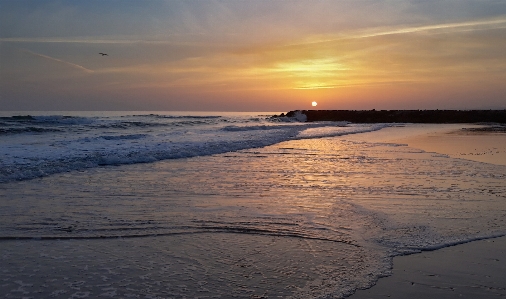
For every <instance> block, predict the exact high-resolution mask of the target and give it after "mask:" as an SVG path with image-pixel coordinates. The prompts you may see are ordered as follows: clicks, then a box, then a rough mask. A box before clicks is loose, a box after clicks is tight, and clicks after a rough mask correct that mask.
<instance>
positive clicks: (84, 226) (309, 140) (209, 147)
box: [0, 112, 506, 298]
mask: <svg viewBox="0 0 506 299" xmlns="http://www.w3.org/2000/svg"><path fill="white" fill-rule="evenodd" d="M274 114H278V113H220V112H215V113H210V112H2V113H1V114H0V261H1V264H2V267H0V268H1V269H0V293H2V294H5V296H6V297H5V298H29V297H32V298H49V297H52V298H97V297H112V298H344V297H346V296H348V295H350V294H352V293H353V292H354V291H355V290H357V289H361V288H366V287H369V286H371V285H372V284H374V282H375V281H376V280H377V279H378V278H380V277H383V276H386V275H389V274H390V271H391V267H392V258H393V257H394V256H396V255H403V254H411V253H416V252H420V251H423V250H434V249H438V248H442V247H445V246H451V245H455V244H460V243H464V242H468V241H472V240H477V239H484V238H491V237H497V236H503V235H504V234H505V232H506V218H505V217H504V216H505V215H506V204H505V202H506V185H505V184H504V181H505V179H506V166H504V165H496V164H490V163H482V162H477V161H472V160H467V159H457V158H452V157H450V156H448V155H444V154H441V153H436V152H426V151H424V150H421V149H417V148H412V147H409V146H407V145H406V144H402V143H388V142H378V141H374V140H375V139H374V138H370V139H368V138H364V139H362V140H360V139H356V138H352V137H356V136H359V135H360V134H369V135H368V136H379V135H380V134H384V132H390V131H388V130H391V131H392V132H393V131H395V130H397V129H399V130H403V131H416V130H420V128H421V127H423V126H424V125H415V124H353V123H348V122H338V123H336V122H315V123H305V122H303V121H301V120H303V119H302V118H301V116H300V115H299V116H298V117H296V118H284V119H272V118H270V116H271V115H274Z"/></svg>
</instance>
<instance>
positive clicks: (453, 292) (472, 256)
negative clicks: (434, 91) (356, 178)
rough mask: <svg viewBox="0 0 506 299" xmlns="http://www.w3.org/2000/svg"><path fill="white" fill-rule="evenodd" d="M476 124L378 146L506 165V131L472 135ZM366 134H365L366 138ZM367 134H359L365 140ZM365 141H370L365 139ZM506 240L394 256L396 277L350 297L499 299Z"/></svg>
mask: <svg viewBox="0 0 506 299" xmlns="http://www.w3.org/2000/svg"><path fill="white" fill-rule="evenodd" d="M477 127H480V126H476V125H461V124H459V125H445V126H442V127H440V126H434V125H427V126H425V129H422V130H420V131H419V132H418V133H417V134H416V135H406V134H404V135H403V130H402V129H401V130H396V131H397V133H396V135H391V134H388V133H389V132H388V131H390V130H395V129H396V128H388V129H385V132H383V134H382V135H378V136H377V137H376V138H377V139H376V140H374V141H376V142H392V143H401V144H407V145H408V146H410V147H414V148H418V149H422V150H424V151H427V152H435V153H439V154H446V155H448V156H450V157H454V158H461V159H468V160H473V161H479V162H485V163H493V164H498V165H506V133H497V132H486V131H467V130H462V128H477ZM363 135H365V134H363ZM364 137H365V138H367V136H358V135H357V137H356V138H358V139H359V140H360V139H361V138H364ZM364 140H365V139H364ZM505 257H506V237H504V236H503V237H500V238H494V239H487V240H480V241H474V242H470V243H466V244H461V245H456V246H452V247H447V248H443V249H439V250H435V251H428V252H422V253H419V254H413V255H408V256H399V257H396V258H394V262H393V275H392V276H389V277H385V278H381V279H380V280H379V281H378V282H377V284H376V285H375V286H373V287H371V288H370V289H366V290H359V291H357V292H356V293H355V294H354V295H352V296H350V297H349V298H350V299H369V298H394V299H395V298H498V297H504V296H506V276H505V273H506V258H505Z"/></svg>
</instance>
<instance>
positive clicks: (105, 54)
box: [98, 52, 109, 56]
mask: <svg viewBox="0 0 506 299" xmlns="http://www.w3.org/2000/svg"><path fill="white" fill-rule="evenodd" d="M98 54H100V55H102V56H109V55H107V53H102V52H100V53H98Z"/></svg>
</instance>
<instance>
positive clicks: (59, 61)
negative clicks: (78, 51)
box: [21, 49, 94, 73]
mask: <svg viewBox="0 0 506 299" xmlns="http://www.w3.org/2000/svg"><path fill="white" fill-rule="evenodd" d="M21 51H23V52H25V53H28V54H30V55H33V56H37V57H42V58H44V59H47V60H51V61H55V62H58V63H61V64H65V65H67V66H70V67H72V68H75V69H78V70H81V71H84V72H86V73H93V72H94V71H93V70H90V69H87V68H85V67H84V66H81V65H78V64H75V63H72V62H68V61H65V60H61V59H58V58H54V57H51V56H47V55H44V54H40V53H36V52H33V51H30V50H27V49H21Z"/></svg>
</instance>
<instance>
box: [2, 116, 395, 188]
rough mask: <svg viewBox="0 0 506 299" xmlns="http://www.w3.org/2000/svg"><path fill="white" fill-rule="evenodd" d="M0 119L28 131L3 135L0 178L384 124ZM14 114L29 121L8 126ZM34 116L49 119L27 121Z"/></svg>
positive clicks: (170, 156) (376, 127)
mask: <svg viewBox="0 0 506 299" xmlns="http://www.w3.org/2000/svg"><path fill="white" fill-rule="evenodd" d="M160 117H161V118H162V119H161V120H160ZM150 118H151V120H149V119H150ZM6 119H7V121H6ZM2 120H3V122H10V123H11V125H9V126H3V127H0V134H3V135H5V136H8V134H18V133H25V134H27V136H26V137H22V138H13V139H6V140H7V142H6V145H7V146H5V147H3V148H0V154H2V157H3V160H2V161H0V183H4V182H9V181H14V180H27V179H33V178H37V177H44V176H48V175H52V174H57V173H62V172H68V171H75V170H82V169H88V168H94V167H99V166H106V165H126V164H137V163H151V162H156V161H161V160H167V159H180V158H191V157H196V156H208V155H214V154H221V153H226V152H234V151H238V150H244V149H251V148H258V147H264V146H268V145H272V144H276V143H279V142H283V141H288V140H296V139H308V138H321V137H331V136H338V135H344V134H354V133H359V132H367V131H374V130H379V129H381V128H383V127H384V126H385V125H356V126H355V125H348V123H346V122H342V123H300V122H299V123H275V122H272V121H270V120H266V119H260V118H257V117H243V118H237V117H236V118H233V117H221V116H164V115H162V116H160V115H156V114H153V115H147V116H146V115H141V116H121V117H74V116H63V115H60V116H40V117H39V116H30V115H27V116H13V117H4V118H2ZM13 122H14V123H15V122H21V123H23V122H24V123H28V125H26V124H25V125H16V126H15V125H12V123H13ZM35 122H38V123H40V124H42V123H45V124H48V125H36V126H34V125H33V123H35ZM49 124H53V125H49ZM54 124H56V125H54ZM76 125H77V126H76ZM241 132H247V134H241ZM35 133H36V134H46V135H45V136H44V135H43V136H42V137H40V138H38V139H37V143H36V144H34V143H33V142H32V141H31V140H32V139H31V137H30V135H31V134H35Z"/></svg>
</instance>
